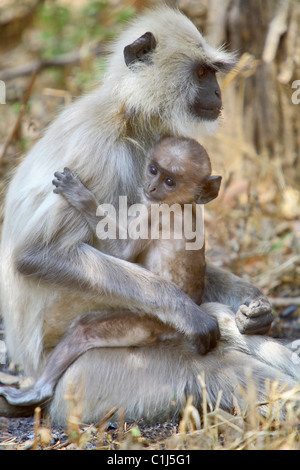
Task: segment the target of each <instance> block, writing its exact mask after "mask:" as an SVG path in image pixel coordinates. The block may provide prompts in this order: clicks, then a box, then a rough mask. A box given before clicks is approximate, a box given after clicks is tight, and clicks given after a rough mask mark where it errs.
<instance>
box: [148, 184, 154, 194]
mask: <svg viewBox="0 0 300 470" xmlns="http://www.w3.org/2000/svg"><path fill="white" fill-rule="evenodd" d="M154 191H156V186H151V184H149V186H148V193H153V192H154Z"/></svg>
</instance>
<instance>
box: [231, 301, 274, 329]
mask: <svg viewBox="0 0 300 470" xmlns="http://www.w3.org/2000/svg"><path fill="white" fill-rule="evenodd" d="M235 319H236V324H237V327H238V329H239V330H240V332H241V333H242V334H247V335H263V334H266V333H267V332H268V331H269V329H270V327H271V323H272V321H273V315H272V307H271V304H270V302H269V301H268V299H267V298H266V297H258V298H256V299H254V300H252V301H250V302H249V303H248V305H247V304H244V305H240V307H239V309H238V311H237V313H236V317H235Z"/></svg>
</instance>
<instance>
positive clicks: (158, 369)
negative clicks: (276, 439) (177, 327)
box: [49, 339, 295, 424]
mask: <svg viewBox="0 0 300 470" xmlns="http://www.w3.org/2000/svg"><path fill="white" fill-rule="evenodd" d="M180 341H181V340H180V339H179V340H176V341H175V340H170V341H164V342H160V343H158V344H153V345H148V346H144V347H139V348H109V349H108V348H102V349H92V350H90V351H87V352H86V353H85V354H83V355H82V356H80V358H78V359H77V360H76V361H75V362H74V363H73V364H72V365H71V366H70V367H69V368H68V369H67V371H66V373H65V374H64V375H63V376H62V377H61V379H60V380H59V382H58V385H57V387H56V389H55V393H54V398H53V400H52V402H51V404H50V408H49V409H50V414H51V417H52V419H53V421H54V422H57V423H58V424H64V422H65V420H66V418H67V414H68V403H67V402H66V400H65V397H66V396H68V395H69V396H70V384H72V388H73V390H76V398H77V400H78V409H80V410H81V411H82V415H81V416H80V419H81V420H82V421H83V422H86V423H88V422H97V421H98V420H99V419H100V418H101V417H102V416H103V415H104V414H105V413H107V412H108V411H110V410H111V409H112V408H114V407H117V408H119V409H123V410H124V412H125V418H126V420H128V421H130V420H133V421H136V420H139V419H142V418H143V419H144V420H146V421H150V422H157V421H160V422H161V421H163V420H168V419H178V418H179V417H180V414H181V412H182V411H183V409H184V406H185V403H186V398H187V397H188V396H190V395H192V396H193V399H194V401H193V403H194V405H195V406H196V407H198V408H199V410H201V406H202V398H203V397H202V387H201V385H200V382H199V379H198V376H199V375H203V374H204V376H205V382H206V390H207V399H208V403H209V404H210V405H211V407H212V408H214V407H215V405H216V402H217V399H218V394H219V392H220V391H222V396H221V401H220V408H222V409H224V410H226V411H228V412H233V411H234V401H235V402H236V403H238V404H239V406H240V408H241V409H246V407H247V405H249V403H248V402H247V400H246V399H245V398H244V394H242V393H241V392H240V387H241V388H242V389H243V390H245V391H247V390H249V387H250V384H251V381H253V385H254V388H255V391H256V397H257V401H258V402H266V401H267V399H268V396H267V392H266V389H265V381H266V380H267V379H269V380H270V381H272V382H273V381H277V380H278V381H279V383H280V385H283V384H286V385H287V387H289V388H292V387H293V386H294V385H295V381H294V380H293V379H292V378H291V377H290V376H288V375H285V374H281V373H280V372H279V371H278V370H277V369H275V368H273V367H271V366H269V365H267V364H264V363H263V362H261V361H259V360H257V359H256V358H254V357H251V356H250V355H249V354H246V353H244V352H242V351H237V350H234V349H231V348H230V347H229V346H228V345H227V346H226V347H223V346H221V347H218V348H217V349H215V350H213V351H211V352H209V353H208V354H206V355H205V356H199V355H198V354H196V353H195V351H194V350H193V349H191V348H190V347H189V346H188V345H187V343H185V342H180ZM261 412H262V413H264V412H266V410H265V409H263V408H261Z"/></svg>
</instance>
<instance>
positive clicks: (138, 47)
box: [124, 32, 156, 67]
mask: <svg viewBox="0 0 300 470" xmlns="http://www.w3.org/2000/svg"><path fill="white" fill-rule="evenodd" d="M155 47H156V39H155V37H154V36H153V34H152V33H149V32H148V33H145V34H143V36H141V37H140V38H138V39H136V40H135V41H134V42H133V43H131V44H129V45H128V46H126V47H125V48H124V59H125V64H126V65H127V67H129V66H130V65H131V64H134V63H135V62H150V60H151V58H150V56H151V54H150V53H151V52H152V51H154V49H155Z"/></svg>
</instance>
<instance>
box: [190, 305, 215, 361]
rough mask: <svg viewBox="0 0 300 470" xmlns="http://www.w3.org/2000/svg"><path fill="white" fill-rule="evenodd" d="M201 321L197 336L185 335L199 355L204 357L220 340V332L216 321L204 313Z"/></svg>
mask: <svg viewBox="0 0 300 470" xmlns="http://www.w3.org/2000/svg"><path fill="white" fill-rule="evenodd" d="M199 318H200V319H201V331H200V332H198V334H192V335H187V336H186V337H187V339H188V341H189V342H190V343H192V345H193V346H194V347H195V348H196V349H197V352H198V353H199V354H200V355H204V354H206V353H207V352H209V351H210V350H212V349H214V348H215V347H216V346H217V342H218V340H219V339H220V330H219V325H218V322H217V319H216V318H215V317H214V316H212V315H209V314H207V313H205V314H204V315H203V316H202V315H201V316H200V317H199Z"/></svg>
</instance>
